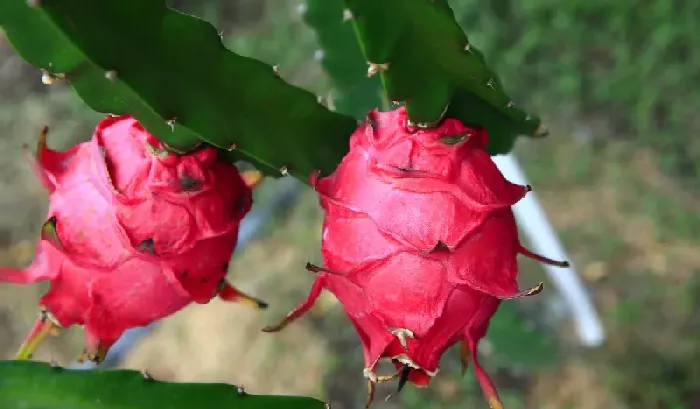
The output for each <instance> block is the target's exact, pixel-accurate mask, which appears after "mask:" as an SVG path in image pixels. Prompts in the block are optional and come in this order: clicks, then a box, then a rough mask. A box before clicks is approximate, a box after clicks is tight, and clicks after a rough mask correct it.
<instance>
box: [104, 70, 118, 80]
mask: <svg viewBox="0 0 700 409" xmlns="http://www.w3.org/2000/svg"><path fill="white" fill-rule="evenodd" d="M105 78H107V79H108V80H110V81H112V82H114V80H116V79H117V72H116V71H114V70H109V71H105Z"/></svg>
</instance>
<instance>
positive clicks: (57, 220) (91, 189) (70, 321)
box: [0, 116, 266, 362]
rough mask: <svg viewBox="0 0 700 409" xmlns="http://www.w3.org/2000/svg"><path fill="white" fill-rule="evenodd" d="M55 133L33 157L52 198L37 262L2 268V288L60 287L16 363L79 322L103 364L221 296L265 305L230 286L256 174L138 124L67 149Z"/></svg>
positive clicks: (44, 302)
mask: <svg viewBox="0 0 700 409" xmlns="http://www.w3.org/2000/svg"><path fill="white" fill-rule="evenodd" d="M46 135H47V129H46V128H44V130H43V132H42V134H41V137H40V138H39V142H38V144H37V145H38V146H37V152H36V156H35V158H33V160H32V163H33V165H34V169H35V173H36V174H37V176H38V178H39V179H40V180H41V182H42V183H43V185H44V186H45V187H46V188H47V190H48V191H49V211H48V216H47V221H46V222H45V223H44V224H43V227H42V230H41V238H40V240H39V243H38V246H37V250H36V255H35V257H34V260H33V262H32V264H31V265H30V266H29V267H28V268H26V269H23V270H17V269H9V268H4V269H0V281H6V282H13V283H30V282H36V281H40V280H49V281H50V282H51V286H50V289H49V291H48V293H47V294H46V295H44V296H43V297H42V299H41V301H40V305H41V314H40V317H39V319H38V320H37V322H36V323H35V325H34V328H33V329H32V331H31V333H30V334H29V336H28V337H27V339H26V341H25V342H24V344H23V345H22V347H21V348H20V350H19V352H18V353H17V358H19V359H23V358H28V357H29V355H30V354H31V353H32V351H33V350H34V349H35V348H36V346H37V345H38V343H39V342H41V340H42V339H43V338H44V337H46V335H48V334H49V333H52V332H55V331H57V330H58V329H59V328H61V327H68V326H71V325H81V326H84V328H85V352H84V354H83V355H82V358H89V359H91V360H93V361H95V362H100V361H101V360H102V359H103V358H104V356H105V355H106V353H107V351H108V350H109V348H110V347H111V345H112V344H113V343H114V342H116V341H117V340H118V339H119V337H120V336H121V334H122V333H123V332H124V331H125V330H127V329H129V328H132V327H136V326H143V325H147V324H149V323H151V322H152V321H155V320H157V319H160V318H164V317H166V316H169V315H171V314H173V313H174V312H176V311H178V310H180V309H181V308H183V307H185V306H186V305H188V304H189V303H191V302H193V301H194V302H196V303H207V302H209V300H211V299H212V298H213V297H215V296H217V295H218V296H219V297H220V298H221V299H224V300H226V301H235V302H243V303H246V304H249V305H252V306H254V307H257V308H265V307H266V304H265V303H263V302H262V301H259V300H257V299H255V298H253V297H251V296H248V295H246V294H244V293H242V292H240V291H238V290H237V289H236V288H235V287H233V286H231V285H230V284H229V283H228V282H227V281H226V279H225V276H226V273H227V271H228V262H229V260H230V258H231V255H232V253H233V250H234V248H235V246H236V241H237V235H238V226H239V223H240V221H241V219H242V218H243V217H244V216H245V214H246V213H247V212H248V211H249V210H250V207H251V205H252V195H251V188H252V187H253V186H254V185H255V184H256V183H257V182H258V181H259V180H260V179H261V174H260V173H259V172H257V171H252V172H251V171H249V172H247V173H243V174H239V172H238V170H237V169H236V167H235V166H234V165H232V164H230V163H227V162H224V161H221V160H219V159H218V153H217V150H216V149H214V148H212V147H208V146H201V147H200V148H199V149H197V150H196V151H194V152H191V153H190V154H187V155H178V154H175V153H172V152H169V151H167V150H166V149H164V146H163V145H162V144H161V143H160V141H158V140H157V139H156V138H154V137H153V136H152V135H150V134H149V133H148V132H146V131H145V130H144V129H143V128H142V127H141V125H140V124H139V123H138V122H137V121H136V120H135V119H133V118H131V117H129V116H109V117H107V118H105V119H103V120H102V121H101V122H100V123H99V124H98V125H97V128H96V129H95V132H94V134H93V136H92V139H91V140H90V141H89V142H85V143H81V144H78V145H76V146H74V147H72V148H70V149H69V150H67V151H65V152H57V151H53V150H51V149H49V148H48V147H47V144H46Z"/></svg>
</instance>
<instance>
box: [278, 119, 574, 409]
mask: <svg viewBox="0 0 700 409" xmlns="http://www.w3.org/2000/svg"><path fill="white" fill-rule="evenodd" d="M487 142H488V135H487V133H486V131H485V130H483V129H475V128H468V127H466V126H465V125H463V124H462V123H461V122H459V121H458V120H456V119H453V118H447V119H445V120H444V121H443V122H442V123H441V125H439V126H437V127H435V128H432V129H418V128H415V127H411V126H410V125H407V117H406V110H405V109H404V108H399V109H396V110H393V111H388V112H378V111H372V112H370V114H369V115H368V118H367V120H366V121H365V122H364V123H363V124H361V125H360V126H359V127H358V128H357V130H356V131H355V133H354V134H353V135H352V137H351V141H350V149H349V152H348V154H347V155H346V156H345V158H344V159H343V161H342V162H341V164H340V165H339V166H338V168H337V169H336V170H335V172H333V173H332V174H331V175H329V176H327V177H323V178H318V175H314V176H312V185H313V186H314V187H315V189H316V191H317V192H318V194H319V197H320V203H321V206H322V207H323V209H324V211H325V219H324V224H323V234H322V237H323V243H322V254H323V261H324V267H323V268H321V267H315V266H312V265H309V266H307V268H308V269H310V270H311V271H314V272H316V273H317V274H318V275H317V278H316V280H315V282H314V285H313V286H312V288H311V292H310V294H309V296H308V298H307V299H306V300H305V301H303V302H302V303H301V304H299V306H297V307H296V308H295V309H294V310H293V311H292V312H290V313H289V314H288V315H287V317H286V318H285V319H284V320H283V321H282V322H281V323H280V324H279V325H277V326H274V327H268V328H266V329H265V331H268V332H274V331H278V330H280V329H282V328H283V327H284V326H285V325H287V324H289V323H290V322H291V321H293V320H294V319H296V318H298V317H300V316H301V315H303V314H304V312H306V311H307V310H308V309H309V308H310V307H311V306H312V305H313V303H314V301H315V300H316V298H317V297H318V296H319V295H320V293H321V291H322V290H323V289H326V290H328V291H330V292H332V293H333V294H334V295H335V296H336V297H337V298H338V300H339V301H340V302H341V304H342V305H343V307H344V309H345V311H346V313H347V315H348V317H349V318H350V321H351V322H352V323H353V325H354V326H355V328H356V330H357V332H358V335H359V337H360V340H361V341H362V344H363V347H364V352H365V376H366V377H367V379H368V384H369V393H368V401H367V402H368V406H369V403H371V401H372V398H373V393H374V385H375V384H376V383H378V382H386V381H390V380H394V379H399V390H400V389H401V388H402V387H403V385H404V384H405V383H406V382H411V383H413V384H414V385H417V386H427V385H428V383H429V382H430V379H431V378H432V377H433V376H435V375H436V374H437V372H438V367H439V360H440V357H441V355H442V354H443V353H444V352H445V350H446V349H447V348H449V347H450V346H452V345H453V344H455V343H457V342H458V341H462V343H463V348H462V359H463V365H465V366H466V364H467V361H468V358H469V357H470V356H471V360H472V362H473V363H474V367H475V371H476V374H477V378H478V380H479V382H480V383H481V386H482V389H483V391H484V393H485V395H486V397H487V399H488V400H489V403H490V404H491V407H492V408H501V407H502V405H501V403H500V399H499V397H498V393H497V392H496V389H495V388H494V386H493V384H492V382H491V380H490V378H489V377H488V375H487V374H486V372H485V371H484V370H483V368H482V367H481V366H480V365H479V362H478V360H477V356H476V347H477V345H478V343H479V340H480V339H481V338H483V337H484V335H485V334H486V331H487V329H488V325H489V320H490V318H491V316H493V314H494V313H495V312H496V310H497V308H498V306H499V304H500V302H501V301H502V300H508V299H514V298H520V297H526V296H530V295H534V294H537V293H539V292H540V291H541V290H542V283H540V284H538V285H535V286H533V287H531V288H529V289H525V290H521V289H520V288H519V287H518V283H517V274H518V265H517V259H516V258H517V255H518V254H522V255H524V256H526V257H530V258H533V259H536V260H538V261H541V262H544V263H549V264H553V265H557V266H560V267H566V266H568V263H567V262H565V261H554V260H550V259H547V258H545V257H543V256H540V255H537V254H534V253H532V252H530V251H529V250H527V249H526V248H525V247H523V246H522V245H521V244H520V241H519V239H518V231H517V226H516V223H515V219H514V217H513V213H512V210H511V206H512V205H514V204H515V203H517V202H518V201H519V200H520V199H521V198H523V197H524V195H525V194H526V193H527V192H528V191H529V190H530V187H529V186H520V185H516V184H513V183H510V182H508V181H507V180H506V179H505V178H504V177H503V175H502V174H501V173H500V171H499V170H498V168H497V167H496V165H495V164H494V163H493V161H492V159H491V157H490V156H489V155H488V153H487V152H486V151H485V150H484V147H485V146H486V143H487ZM380 359H390V360H391V361H392V362H394V364H395V365H396V367H397V369H398V371H397V372H396V373H395V374H392V375H388V376H379V375H377V374H376V373H375V367H376V365H377V363H378V361H379V360H380Z"/></svg>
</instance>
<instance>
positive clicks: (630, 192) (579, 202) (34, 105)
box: [0, 0, 700, 409]
mask: <svg viewBox="0 0 700 409" xmlns="http://www.w3.org/2000/svg"><path fill="white" fill-rule="evenodd" d="M171 3H172V4H173V5H174V6H175V7H177V8H179V9H181V10H185V11H188V12H191V13H193V14H196V15H198V16H201V17H203V18H205V19H207V20H209V21H211V22H212V23H214V25H215V26H216V27H218V28H219V29H220V30H222V31H223V35H224V39H225V42H226V43H227V45H228V46H229V47H230V48H231V49H232V50H234V51H236V52H237V53H239V54H243V55H248V56H252V57H255V58H258V59H261V60H263V61H265V62H267V63H270V64H279V65H280V68H281V75H282V76H283V77H284V78H285V79H287V80H288V81H290V82H292V83H294V84H296V85H299V86H303V87H305V88H307V89H311V90H313V91H315V92H317V93H319V94H321V93H325V92H327V91H328V89H329V86H330V82H329V80H328V78H327V77H326V75H325V74H324V72H323V70H322V68H321V66H320V65H319V64H318V62H317V61H316V60H315V58H314V55H318V54H317V53H316V49H317V44H316V39H315V36H314V33H313V32H312V31H311V30H310V29H309V28H307V27H306V26H305V25H304V24H303V22H302V20H301V17H300V16H299V13H298V4H296V3H295V2H294V1H283V0H200V1H192V0H190V1H187V0H179V1H171ZM450 3H451V4H452V5H453V8H454V9H455V12H456V15H457V16H458V19H459V20H460V22H461V23H463V27H464V28H465V30H466V31H467V33H468V34H469V35H470V40H471V42H472V44H474V45H476V46H477V47H479V48H481V49H482V50H483V51H484V52H485V53H486V55H487V57H488V59H489V62H490V63H491V64H492V65H493V66H494V67H495V69H496V71H497V72H498V73H499V74H500V76H501V78H502V79H503V81H504V83H505V85H506V89H507V90H508V91H510V93H511V95H512V96H513V99H514V100H516V101H518V102H519V105H521V106H526V107H528V108H531V111H534V112H537V113H540V114H541V115H542V117H543V118H544V120H545V121H546V122H547V123H548V125H549V126H550V129H551V133H550V137H549V138H548V139H545V140H539V141H532V140H526V139H520V140H519V142H518V144H517V148H516V151H515V152H516V154H517V155H518V158H519V159H520V162H521V163H522V165H523V167H524V168H525V171H526V172H527V175H528V177H529V179H530V182H531V183H532V185H533V186H534V188H535V191H536V192H537V193H538V195H539V199H540V201H541V204H542V206H543V208H544V210H545V212H546V214H547V216H548V217H549V219H550V221H551V222H552V224H553V225H554V227H555V228H556V230H557V231H558V233H559V234H560V238H561V239H562V241H563V243H564V245H565V246H566V248H567V251H568V253H569V255H570V259H571V261H572V262H573V263H574V265H575V266H577V268H578V271H579V273H580V274H581V276H582V278H583V280H584V282H585V285H586V286H587V287H588V289H589V290H590V292H591V296H592V297H593V299H594V301H595V303H596V306H597V308H598V311H599V314H600V316H601V318H602V320H603V325H604V327H605V330H606V339H605V342H604V343H603V345H601V346H600V347H598V348H583V347H581V345H580V342H579V340H578V338H577V336H576V335H575V334H574V332H573V330H572V325H571V322H570V320H567V319H563V320H561V319H556V317H553V314H552V313H551V309H549V308H546V306H545V304H546V300H547V297H552V296H553V295H555V294H553V292H555V290H554V289H553V288H552V287H551V286H550V287H548V288H547V290H546V291H545V292H544V293H543V294H542V295H541V296H539V297H535V298H530V299H525V300H519V301H511V302H508V303H505V304H504V307H503V309H502V311H499V313H498V316H497V317H496V318H495V319H494V321H493V324H492V328H491V331H490V332H489V336H488V339H487V342H486V343H484V347H483V348H482V351H481V352H483V357H482V362H483V363H484V364H485V365H486V366H487V368H488V369H489V372H490V373H491V374H492V376H493V377H494V379H495V382H496V384H497V385H498V386H499V389H500V391H501V394H502V397H503V400H504V403H505V406H506V407H507V408H508V409H526V408H527V409H530V408H532V409H539V408H542V409H608V408H609V409H614V408H634V409H683V408H691V409H694V408H700V365H699V363H700V308H699V307H700V306H699V305H698V304H700V301H699V300H700V297H699V296H700V280H699V278H700V276H699V275H698V274H699V273H700V139H698V138H696V135H697V133H698V132H700V116H699V115H698V114H697V113H698V110H700V48H698V45H700V30H697V29H696V28H697V22H698V21H700V3H699V2H696V1H694V0H643V1H639V0H615V1H603V0H566V1H563V0H561V1H557V0H489V1H485V0H451V2H450ZM40 77H41V74H40V72H39V71H38V70H37V69H34V68H33V67H30V66H28V65H26V64H24V63H23V61H21V60H20V58H19V57H17V56H16V55H14V53H13V51H12V49H11V47H10V46H9V44H7V43H6V42H5V41H4V39H2V37H1V36H0V133H1V134H2V137H1V138H0V154H2V158H1V159H0V192H1V194H0V263H1V264H2V265H4V266H18V267H21V266H25V265H27V264H28V263H29V261H30V259H31V257H32V255H33V251H34V246H35V242H36V237H37V232H38V230H39V226H40V225H41V223H42V222H43V219H44V217H45V211H46V207H47V203H46V194H45V192H44V190H43V188H42V187H41V186H40V184H39V183H38V182H37V181H36V180H35V179H34V177H33V175H32V173H31V170H30V168H29V166H28V164H27V162H26V161H25V160H24V158H23V157H22V144H24V143H28V144H30V145H33V144H34V142H35V141H36V138H37V136H38V134H39V131H40V129H41V127H42V126H43V125H49V126H50V127H51V129H52V133H51V135H50V145H51V146H52V147H53V148H56V149H65V148H67V147H68V146H70V145H71V144H73V143H76V142H79V141H84V140H87V139H88V138H89V136H90V135H91V132H92V129H93V127H94V125H95V124H96V122H97V121H98V120H99V119H100V117H101V115H99V114H96V113H94V112H91V111H90V110H88V109H87V108H86V107H85V106H83V104H82V103H81V102H80V100H79V99H78V98H77V96H75V94H74V93H73V92H72V91H71V90H70V89H69V88H68V87H67V86H66V85H65V84H61V83H60V82H59V83H58V84H55V85H52V86H50V87H48V86H45V85H43V84H42V83H41V80H40ZM271 115H274V114H273V113H271ZM255 207H256V209H259V211H258V212H257V213H256V214H254V215H251V216H249V220H248V221H247V223H248V224H247V227H246V231H245V234H246V235H247V236H246V237H248V238H250V240H248V239H246V240H245V241H246V243H245V244H246V246H245V248H243V249H240V250H239V251H238V252H237V253H236V255H235V256H234V261H233V263H231V273H230V276H231V279H232V281H233V282H234V283H235V284H236V285H237V286H238V287H239V288H241V289H242V290H243V291H246V292H249V293H251V294H255V295H256V296H259V297H261V298H263V299H265V300H266V301H268V302H269V303H270V304H271V307H270V309H269V310H268V311H265V312H262V313H258V312H256V311H253V310H250V309H247V308H246V307H243V306H238V305H231V304H224V303H222V302H220V301H219V300H213V301H212V302H211V303H210V304H208V305H204V306H202V305H193V306H190V307H188V308H186V309H185V310H183V311H181V312H179V313H177V314H175V315H174V316H172V317H170V318H168V319H166V320H164V321H162V322H160V323H158V325H157V326H155V328H154V329H153V331H151V332H149V333H148V334H145V336H144V337H142V338H141V339H138V340H137V341H136V342H135V343H134V344H133V346H132V347H131V348H128V349H125V350H123V351H122V352H123V355H119V356H118V358H119V359H117V360H115V361H114V362H110V364H113V365H116V366H118V367H125V368H133V369H142V370H147V371H148V372H149V373H151V374H152V375H153V376H154V377H155V378H157V379H160V380H171V381H217V382H229V383H234V384H237V385H243V386H245V387H246V388H247V390H248V391H249V392H251V393H255V394H263V393H276V394H309V395H313V396H317V397H320V398H324V399H326V400H328V401H330V402H331V403H332V404H333V408H334V409H355V408H359V407H362V405H363V403H364V393H365V392H364V387H365V383H364V380H363V378H362V367H363V362H362V353H361V350H360V348H359V342H358V340H357V339H356V335H355V332H354V330H353V329H352V327H351V325H350V324H349V322H348V321H347V319H346V318H345V316H344V314H343V313H342V310H341V309H340V307H339V306H338V305H337V303H336V302H335V300H334V298H333V297H332V296H331V295H328V294H326V295H325V296H324V297H323V298H322V299H321V300H320V302H319V303H318V305H317V307H316V308H315V309H314V310H313V313H312V314H311V315H310V316H308V317H307V318H305V319H302V320H299V321H297V322H296V323H295V325H291V326H289V327H288V328H287V329H285V330H284V331H283V332H281V333H278V334H263V333H261V332H260V329H261V328H262V327H263V326H264V325H267V324H270V323H273V322H275V321H277V320H278V319H280V318H281V317H282V316H283V315H284V314H285V313H286V312H287V311H288V310H289V309H290V308H292V307H293V306H294V305H296V304H297V303H298V302H299V301H300V300H301V299H303V298H304V297H305V296H306V294H307V291H308V289H309V288H310V285H311V282H312V280H313V276H312V274H311V273H309V272H307V271H306V270H305V269H304V265H305V264H306V262H308V261H310V262H314V263H320V253H319V250H318V249H319V246H320V242H319V238H320V225H321V213H320V211H319V208H318V206H317V199H316V197H315V195H314V193H313V192H312V190H311V189H309V188H307V187H305V186H301V185H300V184H298V183H295V182H294V181H292V180H291V179H285V180H267V181H265V182H263V184H262V186H261V187H260V188H259V189H258V190H257V191H256V206H255ZM275 209H277V210H275ZM263 210H264V211H263ZM521 265H522V271H523V273H522V277H523V278H522V280H524V282H533V281H535V280H543V279H545V275H544V272H543V270H542V267H541V266H539V265H538V264H536V263H533V262H528V261H525V260H523V261H522V264H521ZM44 291H45V286H43V285H36V286H10V285H5V284H0V358H2V359H10V358H12V356H13V353H14V351H15V349H16V348H17V347H18V346H19V344H20V343H21V341H22V339H23V337H24V336H25V334H26V333H27V331H28V330H29V327H30V325H31V323H32V322H33V320H34V318H35V316H36V313H37V310H36V303H37V300H38V299H39V297H40V295H41V294H42V293H43V292H44ZM81 337H82V333H81V331H80V330H79V329H71V330H69V331H66V332H64V333H63V334H62V336H60V337H57V338H53V339H51V340H49V342H47V343H46V344H45V345H44V346H43V347H42V348H40V350H39V351H38V352H37V353H36V355H35V357H36V359H40V360H47V361H48V360H52V359H53V360H56V361H58V362H59V363H61V364H63V365H68V364H69V363H71V361H72V360H73V359H74V358H75V357H77V355H78V354H79V352H81V351H82V339H81ZM388 392H390V390H386V389H380V394H378V395H377V402H376V403H375V405H376V407H377V408H378V409H388V408H396V409H398V408H404V409H414V408H415V409H418V408H421V409H423V408H425V409H432V408H445V409H451V408H470V407H474V408H482V407H486V405H487V404H486V402H485V401H484V400H483V397H482V395H481V391H480V389H479V388H478V386H476V383H475V381H474V378H473V375H472V374H471V373H468V374H467V375H466V376H465V377H464V378H462V377H460V376H459V359H458V356H457V351H456V350H453V351H450V352H449V353H448V354H447V355H445V357H444V358H443V361H442V368H441V374H440V376H438V377H437V378H436V379H435V380H434V382H433V384H432V385H431V388H429V389H426V390H419V389H414V388H411V387H408V388H406V390H404V391H403V392H402V393H401V395H399V396H395V397H393V398H392V399H391V400H389V401H388V402H384V400H383V399H382V396H383V395H382V393H384V394H386V393H388Z"/></svg>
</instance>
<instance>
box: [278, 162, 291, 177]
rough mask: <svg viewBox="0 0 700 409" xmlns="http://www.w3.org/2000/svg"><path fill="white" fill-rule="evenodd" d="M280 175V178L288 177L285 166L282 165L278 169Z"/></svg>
mask: <svg viewBox="0 0 700 409" xmlns="http://www.w3.org/2000/svg"><path fill="white" fill-rule="evenodd" d="M280 173H281V174H282V176H288V175H289V170H288V169H287V167H286V166H285V165H282V167H281V168H280Z"/></svg>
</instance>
